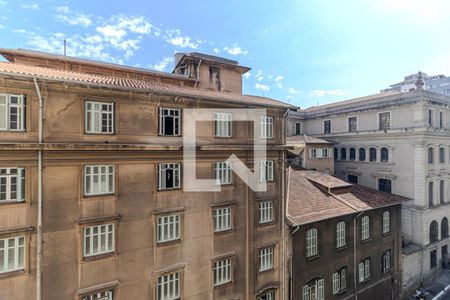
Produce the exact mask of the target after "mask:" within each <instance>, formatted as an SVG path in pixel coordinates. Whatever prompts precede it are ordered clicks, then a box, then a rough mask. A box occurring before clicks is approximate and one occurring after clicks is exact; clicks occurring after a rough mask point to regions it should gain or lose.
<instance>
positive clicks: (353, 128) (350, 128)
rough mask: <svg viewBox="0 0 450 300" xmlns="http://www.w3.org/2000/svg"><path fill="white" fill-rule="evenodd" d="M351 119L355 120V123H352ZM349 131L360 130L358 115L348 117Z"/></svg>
mask: <svg viewBox="0 0 450 300" xmlns="http://www.w3.org/2000/svg"><path fill="white" fill-rule="evenodd" d="M350 120H354V121H355V123H354V124H350ZM347 132H358V116H348V117H347Z"/></svg>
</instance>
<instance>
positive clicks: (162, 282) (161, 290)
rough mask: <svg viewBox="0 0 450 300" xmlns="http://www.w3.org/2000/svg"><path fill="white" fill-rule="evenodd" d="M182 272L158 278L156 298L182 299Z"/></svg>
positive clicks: (167, 299)
mask: <svg viewBox="0 0 450 300" xmlns="http://www.w3.org/2000/svg"><path fill="white" fill-rule="evenodd" d="M180 277H181V274H180V272H176V273H171V274H167V275H164V276H160V277H158V285H157V288H156V298H157V299H158V300H176V299H180V294H181V293H180Z"/></svg>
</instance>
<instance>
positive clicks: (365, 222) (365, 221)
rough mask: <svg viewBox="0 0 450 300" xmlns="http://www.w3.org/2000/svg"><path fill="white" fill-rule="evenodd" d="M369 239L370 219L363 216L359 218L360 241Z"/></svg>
mask: <svg viewBox="0 0 450 300" xmlns="http://www.w3.org/2000/svg"><path fill="white" fill-rule="evenodd" d="M369 238H370V218H369V216H364V217H362V218H361V240H362V241H365V240H368V239H369Z"/></svg>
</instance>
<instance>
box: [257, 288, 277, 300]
mask: <svg viewBox="0 0 450 300" xmlns="http://www.w3.org/2000/svg"><path fill="white" fill-rule="evenodd" d="M257 299H258V300H275V291H274V290H270V291H268V292H265V293H264V294H262V295H261V296H259V297H258V298H257Z"/></svg>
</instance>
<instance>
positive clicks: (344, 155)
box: [341, 148, 347, 160]
mask: <svg viewBox="0 0 450 300" xmlns="http://www.w3.org/2000/svg"><path fill="white" fill-rule="evenodd" d="M341 160H347V149H345V148H341Z"/></svg>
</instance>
